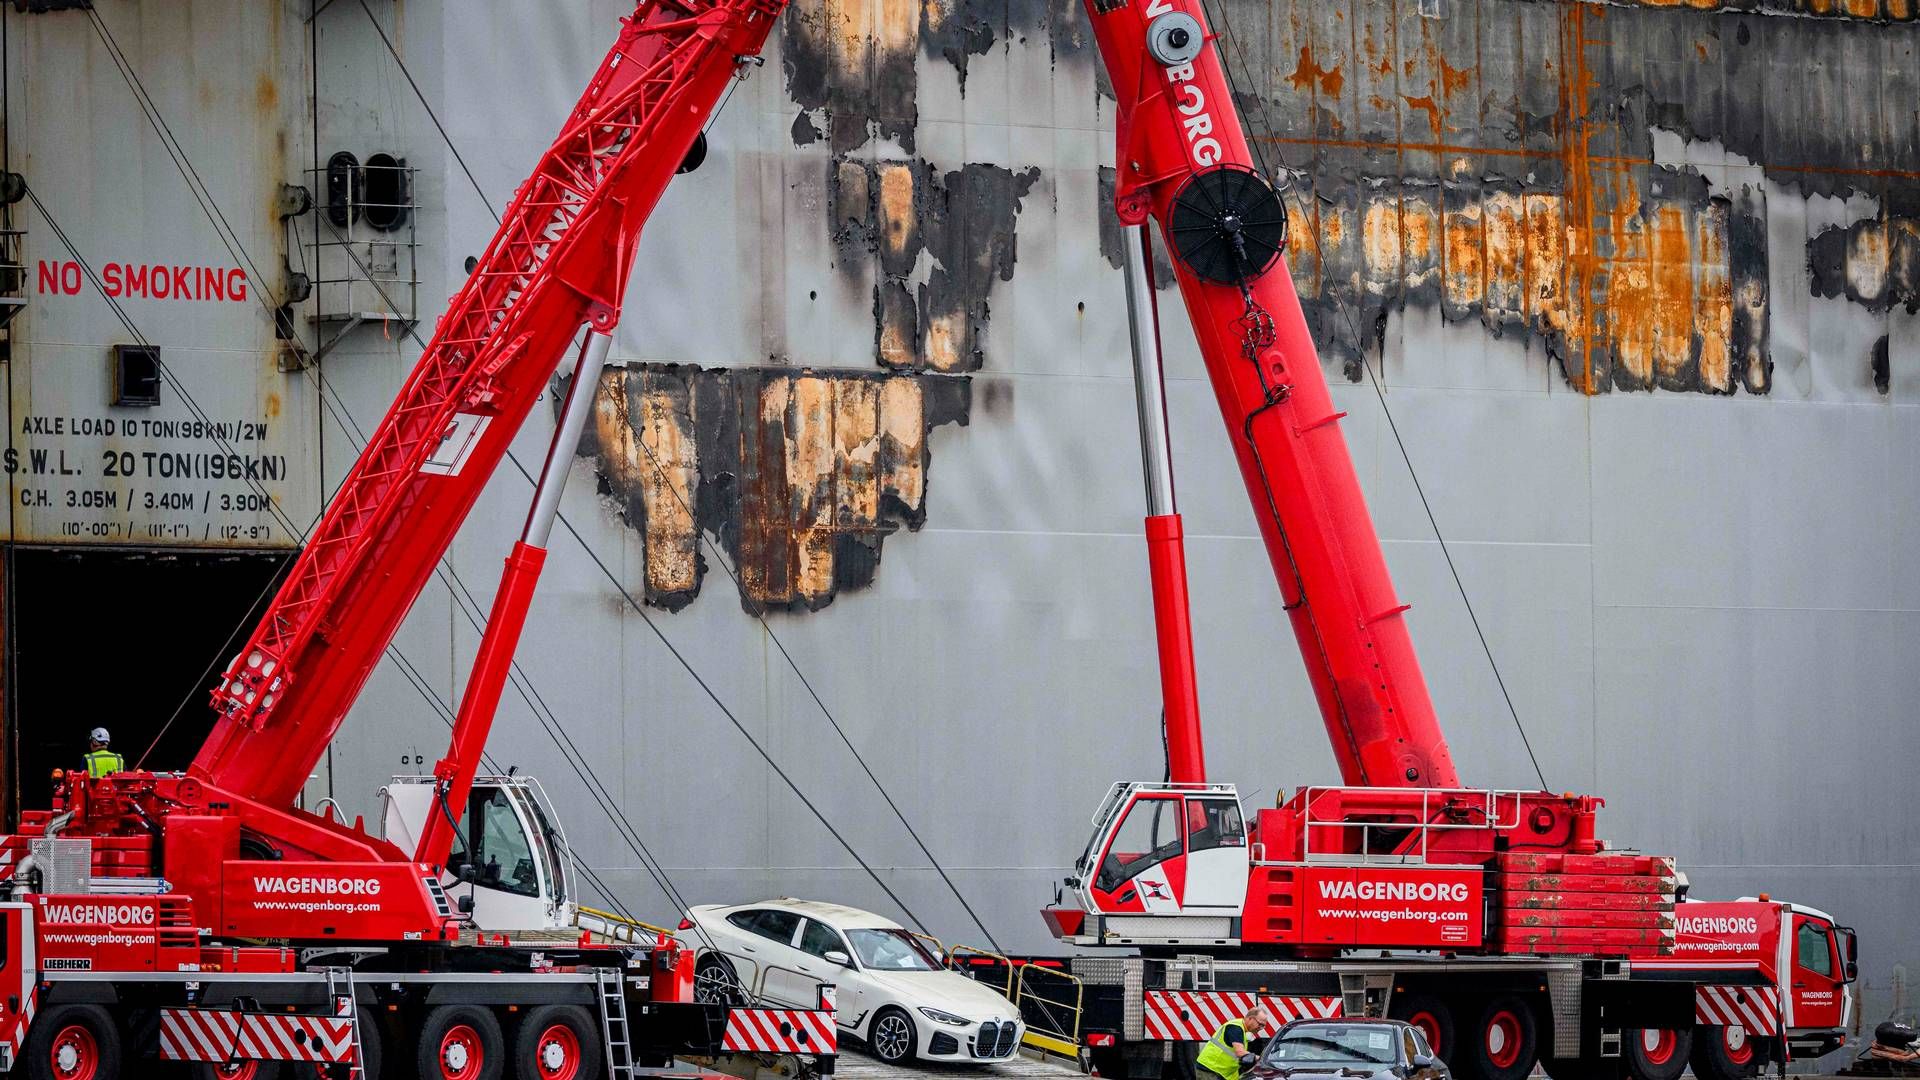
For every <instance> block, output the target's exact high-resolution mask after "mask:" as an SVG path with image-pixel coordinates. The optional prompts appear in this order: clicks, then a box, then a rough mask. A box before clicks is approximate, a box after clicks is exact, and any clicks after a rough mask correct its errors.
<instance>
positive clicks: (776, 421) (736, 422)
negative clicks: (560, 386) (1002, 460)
mask: <svg viewBox="0 0 1920 1080" xmlns="http://www.w3.org/2000/svg"><path fill="white" fill-rule="evenodd" d="M969 382H970V381H969V380H968V379H965V378H953V377H947V376H941V375H911V374H886V373H881V372H872V373H868V372H847V371H833V372H819V371H808V370H802V369H792V368H706V369H703V368H700V367H697V366H694V365H691V364H631V365H627V366H625V367H620V368H614V369H612V370H609V371H607V372H605V373H604V374H603V376H602V377H601V382H600V388H599V394H598V395H597V397H596V398H595V401H594V406H595V407H594V415H593V423H592V425H591V426H590V427H589V429H588V433H587V435H586V437H585V438H583V439H582V441H581V446H580V450H579V454H580V456H581V457H585V458H588V459H590V460H591V461H592V462H593V465H594V469H595V471H596V473H597V475H598V477H599V481H600V491H601V494H602V495H604V496H606V497H607V499H608V500H609V501H610V502H611V504H612V505H613V506H614V507H615V508H617V510H618V512H619V513H620V515H621V518H622V520H624V521H625V522H626V524H627V525H628V526H630V527H632V528H634V529H636V530H638V531H639V532H640V534H641V536H642V539H643V544H644V550H645V559H644V580H643V581H642V582H641V586H642V590H643V595H644V597H645V599H646V601H647V603H649V604H653V605H656V606H658V607H662V608H666V609H667V610H669V611H678V610H680V609H681V608H683V607H685V606H686V605H687V604H689V603H692V602H693V600H694V598H695V597H697V596H698V595H699V593H700V589H701V586H702V584H703V583H704V581H705V578H706V576H707V574H708V573H709V572H710V571H711V570H713V569H714V568H713V566H712V565H711V564H710V563H709V561H708V560H707V559H706V557H705V555H706V549H705V544H706V542H707V541H706V539H705V538H706V537H711V538H713V539H714V540H715V541H717V542H718V544H719V546H720V550H721V551H722V553H723V556H724V558H725V559H726V562H727V564H728V566H729V567H733V568H735V571H736V572H737V574H738V583H737V584H738V589H739V594H740V602H741V605H742V606H743V607H744V608H745V609H746V610H748V611H750V612H755V613H759V612H765V611H771V610H792V611H813V610H818V609H819V608H822V607H825V606H826V605H827V604H828V603H831V602H832V600H833V598H834V596H835V595H837V594H838V593H839V592H840V591H842V590H844V589H859V588H863V587H865V586H867V585H870V584H872V582H873V577H874V573H875V571H876V569H877V568H878V566H879V564H880V552H881V545H882V543H883V541H884V540H885V539H886V537H887V536H889V535H891V534H892V533H894V532H897V531H898V530H899V529H901V528H902V527H905V528H906V529H908V530H909V531H911V530H915V529H918V528H920V526H921V525H922V524H924V523H925V522H926V491H927V470H928V466H929V463H930V461H931V457H932V455H931V452H930V450H929V449H928V445H927V444H928V435H929V433H930V432H931V431H932V430H933V428H935V427H937V426H939V425H941V424H947V423H961V424H964V423H965V422H966V419H967V412H968V408H969V404H970V394H971V387H970V385H969Z"/></svg>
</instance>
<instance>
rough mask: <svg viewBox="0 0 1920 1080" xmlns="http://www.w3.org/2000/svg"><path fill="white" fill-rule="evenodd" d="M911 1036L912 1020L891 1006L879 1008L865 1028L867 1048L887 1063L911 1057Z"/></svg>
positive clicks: (896, 1063) (899, 1061) (898, 1062)
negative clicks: (871, 1021)
mask: <svg viewBox="0 0 1920 1080" xmlns="http://www.w3.org/2000/svg"><path fill="white" fill-rule="evenodd" d="M913 1038H914V1036H913V1020H912V1019H911V1018H910V1017H908V1016H907V1014H906V1013H905V1012H902V1011H901V1010H899V1009H896V1008H893V1007H892V1006H888V1007H887V1008H884V1009H881V1010H880V1012H879V1013H878V1014H876V1015H875V1016H874V1018H873V1025H872V1026H871V1027H869V1028H867V1046H868V1048H869V1049H871V1050H872V1051H873V1056H874V1057H877V1058H879V1059H880V1060H881V1061H883V1062H885V1063H886V1064H888V1065H899V1064H901V1063H902V1062H906V1061H910V1060H912V1059H913Z"/></svg>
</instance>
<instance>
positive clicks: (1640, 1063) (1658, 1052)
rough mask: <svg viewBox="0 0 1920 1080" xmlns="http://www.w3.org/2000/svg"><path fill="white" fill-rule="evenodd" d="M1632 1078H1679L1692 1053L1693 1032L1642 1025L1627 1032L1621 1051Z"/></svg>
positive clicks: (1653, 1079) (1678, 1079) (1648, 1079)
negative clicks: (1639, 1028)
mask: <svg viewBox="0 0 1920 1080" xmlns="http://www.w3.org/2000/svg"><path fill="white" fill-rule="evenodd" d="M1620 1056H1621V1057H1624V1058H1626V1059H1627V1073H1628V1075H1630V1076H1632V1077H1633V1080H1680V1074H1681V1073H1683V1072H1686V1071H1687V1059H1688V1058H1689V1057H1691V1056H1693V1032H1691V1031H1675V1030H1673V1029H1672V1028H1642V1029H1641V1030H1639V1031H1634V1032H1629V1033H1628V1035H1627V1045H1626V1048H1625V1050H1624V1051H1623V1052H1622V1053H1621V1055H1620Z"/></svg>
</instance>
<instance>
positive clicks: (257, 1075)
mask: <svg viewBox="0 0 1920 1080" xmlns="http://www.w3.org/2000/svg"><path fill="white" fill-rule="evenodd" d="M280 1066H281V1063H280V1062H278V1061H236V1062H234V1063H233V1064H232V1065H216V1064H214V1063H213V1062H210V1061H196V1062H194V1063H193V1065H192V1067H191V1068H190V1069H189V1072H188V1075H190V1076H192V1077H193V1080H280Z"/></svg>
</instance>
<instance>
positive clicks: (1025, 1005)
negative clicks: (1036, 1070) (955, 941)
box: [914, 934, 1086, 1057]
mask: <svg viewBox="0 0 1920 1080" xmlns="http://www.w3.org/2000/svg"><path fill="white" fill-rule="evenodd" d="M914 936H915V937H918V938H921V939H923V940H926V941H930V942H932V943H933V944H934V945H935V946H936V947H937V948H938V949H939V950H940V952H939V955H940V956H941V957H942V958H943V961H944V962H945V964H946V965H947V968H948V969H949V970H952V971H958V972H960V973H961V974H963V975H965V976H967V977H968V978H970V979H973V980H974V981H975V982H980V983H985V984H986V985H988V986H991V987H993V988H995V989H996V990H999V991H1000V994H1001V996H1002V997H1005V998H1006V999H1007V1000H1008V1001H1010V1002H1012V1003H1013V1008H1014V1011H1015V1012H1016V1013H1017V1014H1018V1015H1019V1017H1020V1019H1021V1021H1022V1022H1023V1023H1024V1024H1025V1025H1026V1030H1025V1031H1024V1032H1022V1033H1021V1036H1020V1041H1021V1043H1022V1045H1024V1046H1027V1047H1031V1048H1032V1049H1035V1050H1039V1051H1041V1052H1043V1053H1049V1054H1059V1055H1062V1056H1065V1057H1074V1056H1076V1055H1077V1054H1078V1053H1079V1050H1080V1018H1081V1015H1082V1013H1083V1012H1084V1006H1085V998H1086V988H1085V986H1084V985H1083V984H1082V983H1081V981H1080V977H1079V976H1077V975H1074V974H1073V973H1072V972H1069V971H1067V970H1066V969H1065V968H1056V967H1049V966H1046V965H1043V964H1037V963H1034V962H1033V961H1031V960H1016V959H1014V958H1012V957H1010V956H1006V955H1004V954H1002V953H997V952H994V951H993V950H991V949H982V948H979V947H977V946H973V945H954V946H951V947H948V946H946V945H943V944H941V942H940V941H939V939H938V938H935V937H933V936H931V935H928V934H915V935H914Z"/></svg>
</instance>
